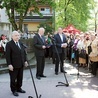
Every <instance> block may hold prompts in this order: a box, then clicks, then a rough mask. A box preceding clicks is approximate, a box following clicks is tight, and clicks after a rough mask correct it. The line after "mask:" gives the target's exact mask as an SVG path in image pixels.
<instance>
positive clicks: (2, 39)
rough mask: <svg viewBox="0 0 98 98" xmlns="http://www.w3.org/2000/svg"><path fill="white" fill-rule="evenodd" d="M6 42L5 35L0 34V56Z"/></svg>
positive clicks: (3, 51) (3, 54)
mask: <svg viewBox="0 0 98 98" xmlns="http://www.w3.org/2000/svg"><path fill="white" fill-rule="evenodd" d="M7 42H8V39H7V36H6V35H4V34H2V35H1V37H0V57H4V56H5V50H6V49H5V47H6V44H7Z"/></svg>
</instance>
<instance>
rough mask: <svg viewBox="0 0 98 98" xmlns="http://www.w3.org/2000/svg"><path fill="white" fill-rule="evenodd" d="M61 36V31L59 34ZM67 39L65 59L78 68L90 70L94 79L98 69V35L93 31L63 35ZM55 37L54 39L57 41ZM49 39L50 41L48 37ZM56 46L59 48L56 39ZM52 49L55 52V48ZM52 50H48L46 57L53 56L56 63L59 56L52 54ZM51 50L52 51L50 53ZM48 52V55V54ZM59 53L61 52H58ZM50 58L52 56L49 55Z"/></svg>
mask: <svg viewBox="0 0 98 98" xmlns="http://www.w3.org/2000/svg"><path fill="white" fill-rule="evenodd" d="M57 34H59V31H58V32H57ZM62 34H63V35H64V36H65V37H66V43H67V47H66V48H65V49H64V51H65V55H64V54H63V55H64V56H65V57H64V58H65V59H66V60H68V61H69V63H74V64H75V65H76V66H79V67H83V68H86V69H88V70H89V71H90V72H91V73H92V77H95V76H96V74H97V68H98V66H97V65H98V35H97V33H95V32H93V31H91V32H86V33H83V32H81V33H76V34H72V33H68V32H66V33H63V32H62ZM55 35H56V34H54V35H53V38H54V39H55ZM47 39H50V37H48V38H47ZM50 42H51V41H50ZM55 43H56V46H57V48H58V42H57V40H56V39H55ZM51 49H52V52H53V49H54V47H53V46H52V45H51ZM51 49H46V50H48V51H46V55H47V54H52V56H51V57H52V59H53V63H54V62H55V58H56V57H57V56H54V55H55V52H54V53H51ZM49 50H50V51H49ZM47 52H48V53H47ZM58 52H59V50H58ZM48 56H49V58H50V55H48Z"/></svg>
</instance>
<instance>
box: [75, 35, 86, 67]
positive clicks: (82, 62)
mask: <svg viewBox="0 0 98 98" xmlns="http://www.w3.org/2000/svg"><path fill="white" fill-rule="evenodd" d="M77 48H78V51H79V64H80V65H79V66H83V67H84V66H85V65H86V50H85V44H84V34H81V35H80V40H79V42H78V44H77Z"/></svg>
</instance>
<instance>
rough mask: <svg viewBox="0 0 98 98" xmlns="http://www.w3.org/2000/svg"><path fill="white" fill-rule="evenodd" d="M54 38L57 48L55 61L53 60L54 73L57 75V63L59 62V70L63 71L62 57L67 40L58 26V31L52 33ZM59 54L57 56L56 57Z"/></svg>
mask: <svg viewBox="0 0 98 98" xmlns="http://www.w3.org/2000/svg"><path fill="white" fill-rule="evenodd" d="M54 39H55V45H56V48H57V51H56V50H55V57H56V62H55V74H56V75H58V71H59V63H60V61H61V64H60V71H61V72H65V71H64V58H65V48H66V47H67V40H66V37H65V35H64V34H63V30H62V28H58V33H57V34H55V35H54ZM57 52H58V53H57ZM58 55H59V58H60V60H59V58H58Z"/></svg>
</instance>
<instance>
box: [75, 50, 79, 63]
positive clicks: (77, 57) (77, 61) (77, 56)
mask: <svg viewBox="0 0 98 98" xmlns="http://www.w3.org/2000/svg"><path fill="white" fill-rule="evenodd" d="M75 59H76V64H79V51H78V50H75Z"/></svg>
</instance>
